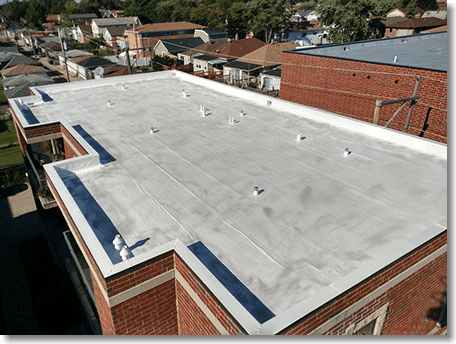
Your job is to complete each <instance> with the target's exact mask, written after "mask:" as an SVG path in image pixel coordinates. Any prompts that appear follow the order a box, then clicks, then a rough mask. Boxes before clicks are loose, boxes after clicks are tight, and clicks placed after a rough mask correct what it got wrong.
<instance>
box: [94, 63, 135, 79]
mask: <svg viewBox="0 0 456 344" xmlns="http://www.w3.org/2000/svg"><path fill="white" fill-rule="evenodd" d="M138 70H139V69H138V68H136V67H131V74H134V73H137V72H138ZM122 75H129V73H128V67H127V66H121V65H118V64H113V65H110V66H104V67H103V74H102V75H101V76H97V75H95V79H100V78H112V77H115V76H122Z"/></svg>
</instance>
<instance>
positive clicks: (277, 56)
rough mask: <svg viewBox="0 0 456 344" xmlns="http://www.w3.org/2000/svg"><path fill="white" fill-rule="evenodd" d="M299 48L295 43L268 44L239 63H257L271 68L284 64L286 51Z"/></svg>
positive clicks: (244, 57)
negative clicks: (283, 57)
mask: <svg viewBox="0 0 456 344" xmlns="http://www.w3.org/2000/svg"><path fill="white" fill-rule="evenodd" d="M297 47H299V45H298V44H296V43H293V42H282V43H274V44H268V45H265V46H262V47H261V48H258V49H256V50H254V51H252V52H251V53H249V54H246V55H244V56H242V57H240V58H239V59H238V61H243V62H250V63H257V64H261V65H263V66H271V65H275V64H279V63H282V56H283V51H284V50H291V49H295V48H297Z"/></svg>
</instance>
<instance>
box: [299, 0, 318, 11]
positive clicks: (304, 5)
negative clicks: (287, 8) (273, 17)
mask: <svg viewBox="0 0 456 344" xmlns="http://www.w3.org/2000/svg"><path fill="white" fill-rule="evenodd" d="M316 7H317V4H316V3H315V1H314V0H309V1H305V2H301V3H300V4H299V5H297V6H296V10H298V11H308V10H314V9H315V8H316Z"/></svg>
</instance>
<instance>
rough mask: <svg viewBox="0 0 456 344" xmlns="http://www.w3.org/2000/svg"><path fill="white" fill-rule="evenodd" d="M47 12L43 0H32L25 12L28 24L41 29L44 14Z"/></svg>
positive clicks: (35, 28) (32, 27)
mask: <svg viewBox="0 0 456 344" xmlns="http://www.w3.org/2000/svg"><path fill="white" fill-rule="evenodd" d="M46 12H47V11H46V8H45V6H44V4H43V1H42V0H30V1H29V3H28V7H27V11H26V12H25V20H26V21H27V26H28V27H29V28H31V29H34V30H41V29H42V27H41V24H43V22H44V16H45V15H46V14H47V13H46Z"/></svg>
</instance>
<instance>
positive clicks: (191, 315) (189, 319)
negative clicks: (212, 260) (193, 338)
mask: <svg viewBox="0 0 456 344" xmlns="http://www.w3.org/2000/svg"><path fill="white" fill-rule="evenodd" d="M175 264H176V270H177V271H179V272H180V274H181V275H182V277H183V278H184V279H185V281H186V282H187V283H188V284H189V285H190V287H191V288H192V289H193V291H194V292H195V293H196V294H197V295H198V297H199V298H200V299H201V301H202V302H203V303H204V304H205V305H206V306H207V307H208V308H209V310H210V311H211V312H212V314H213V315H214V316H215V317H216V318H217V320H218V321H219V322H220V323H221V324H222V326H223V327H224V328H225V330H226V331H227V332H228V333H229V334H231V335H236V334H245V331H244V330H243V329H242V327H241V326H240V325H239V324H238V323H237V322H236V320H234V318H233V317H232V316H231V315H230V314H229V313H228V311H227V310H226V309H225V308H224V307H223V306H222V305H221V304H220V303H219V302H218V300H217V299H216V298H215V297H214V295H213V294H212V293H211V292H210V291H209V290H208V289H207V287H206V286H205V285H204V284H203V283H202V282H201V281H200V279H199V278H198V277H197V276H196V275H195V274H194V273H193V272H192V271H191V270H190V268H189V267H188V266H187V265H186V264H185V263H184V262H183V261H182V260H181V259H180V257H179V256H178V255H176V261H175ZM176 284H177V291H178V294H177V304H178V310H179V311H178V313H179V333H180V334H181V335H186V334H219V332H218V331H217V330H216V329H215V327H214V325H213V324H212V322H210V321H209V319H208V318H207V317H206V315H204V314H203V312H202V311H201V310H200V309H199V307H198V305H197V304H196V303H195V302H194V301H193V299H192V298H191V297H190V295H189V294H188V293H187V292H186V291H185V290H184V288H183V287H182V285H181V284H180V283H179V281H176Z"/></svg>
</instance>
